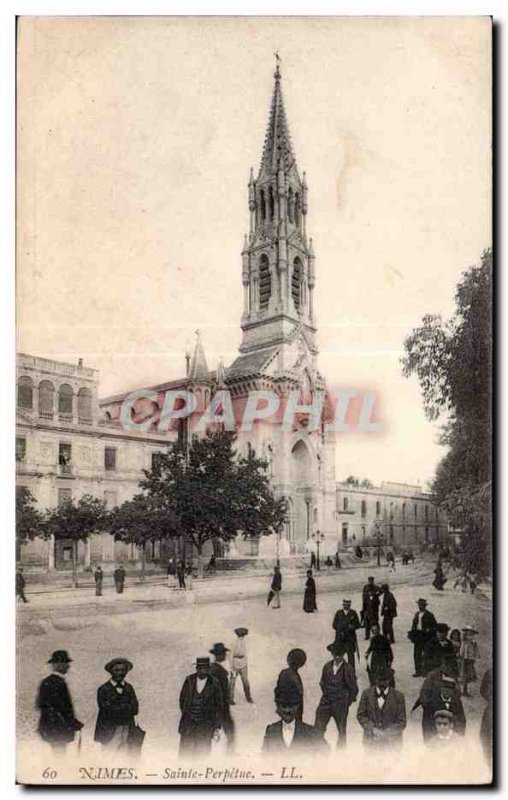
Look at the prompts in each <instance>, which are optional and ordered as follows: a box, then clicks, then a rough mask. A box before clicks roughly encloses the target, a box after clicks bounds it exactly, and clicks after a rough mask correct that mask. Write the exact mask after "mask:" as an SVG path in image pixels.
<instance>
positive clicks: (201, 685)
mask: <svg viewBox="0 0 508 800" xmlns="http://www.w3.org/2000/svg"><path fill="white" fill-rule="evenodd" d="M207 680H208V678H198V679H197V680H196V692H197V693H198V694H201V692H202V691H203V689H204V688H205V684H206V682H207Z"/></svg>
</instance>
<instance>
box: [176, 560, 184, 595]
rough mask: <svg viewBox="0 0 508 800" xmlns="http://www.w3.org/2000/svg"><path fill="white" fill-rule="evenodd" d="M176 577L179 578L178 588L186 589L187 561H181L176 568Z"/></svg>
mask: <svg viewBox="0 0 508 800" xmlns="http://www.w3.org/2000/svg"><path fill="white" fill-rule="evenodd" d="M176 577H177V578H178V588H179V589H185V562H184V561H179V562H178V566H177V568H176Z"/></svg>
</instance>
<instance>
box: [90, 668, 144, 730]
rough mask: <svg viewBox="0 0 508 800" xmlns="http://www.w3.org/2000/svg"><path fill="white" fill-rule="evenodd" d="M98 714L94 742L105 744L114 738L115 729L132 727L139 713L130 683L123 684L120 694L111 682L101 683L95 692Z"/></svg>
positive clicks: (136, 699) (134, 693)
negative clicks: (125, 726) (124, 726)
mask: <svg viewBox="0 0 508 800" xmlns="http://www.w3.org/2000/svg"><path fill="white" fill-rule="evenodd" d="M97 705H98V706H99V714H98V716H97V723H96V725H95V734H94V740H95V741H96V742H100V743H101V744H107V743H108V742H110V741H111V739H112V738H113V736H114V733H115V730H116V728H118V727H120V726H123V725H127V726H128V727H129V728H132V727H133V726H134V717H135V716H137V714H138V713H139V704H138V698H137V697H136V692H135V691H134V688H133V687H132V686H131V684H130V683H127V682H125V683H124V687H123V691H122V693H120V692H118V691H117V690H116V689H115V687H114V686H113V684H112V683H111V681H107V683H103V684H102V686H99V688H98V690H97Z"/></svg>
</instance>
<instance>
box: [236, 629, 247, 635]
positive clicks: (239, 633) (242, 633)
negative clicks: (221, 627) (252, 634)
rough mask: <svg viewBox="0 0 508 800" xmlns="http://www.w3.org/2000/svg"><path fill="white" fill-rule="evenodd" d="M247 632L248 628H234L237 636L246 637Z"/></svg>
mask: <svg viewBox="0 0 508 800" xmlns="http://www.w3.org/2000/svg"><path fill="white" fill-rule="evenodd" d="M248 632H249V629H248V628H235V633H236V635H237V636H247V634H248Z"/></svg>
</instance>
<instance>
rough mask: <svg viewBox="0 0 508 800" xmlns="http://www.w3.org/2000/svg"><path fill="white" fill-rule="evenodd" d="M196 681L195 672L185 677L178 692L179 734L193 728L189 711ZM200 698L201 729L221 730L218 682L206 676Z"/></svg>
mask: <svg viewBox="0 0 508 800" xmlns="http://www.w3.org/2000/svg"><path fill="white" fill-rule="evenodd" d="M196 681H197V675H196V673H195V672H194V673H193V674H192V675H187V677H186V678H185V680H184V682H183V686H182V689H181V691H180V711H181V712H182V716H181V717H180V724H179V726H178V733H181V734H186V733H188V732H189V731H190V730H192V729H193V728H194V727H195V724H194V722H193V721H192V719H191V716H190V709H191V705H192V699H193V697H194V692H195V690H196ZM201 696H202V700H203V727H207V728H210V730H211V731H213V730H216V729H218V728H221V727H222V725H223V720H222V708H223V700H222V692H221V688H220V685H219V682H218V680H217V679H216V678H214V677H213V676H212V675H208V678H207V680H206V685H205V687H204V689H203V691H202V692H201Z"/></svg>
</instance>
